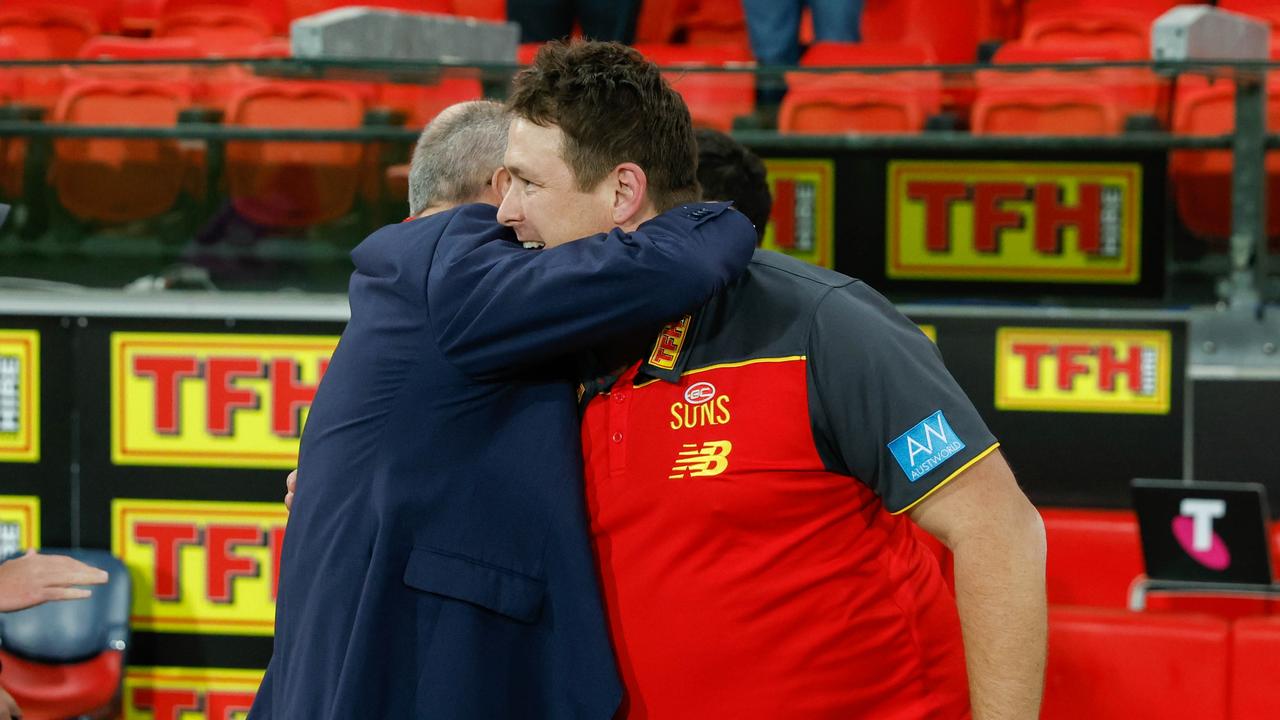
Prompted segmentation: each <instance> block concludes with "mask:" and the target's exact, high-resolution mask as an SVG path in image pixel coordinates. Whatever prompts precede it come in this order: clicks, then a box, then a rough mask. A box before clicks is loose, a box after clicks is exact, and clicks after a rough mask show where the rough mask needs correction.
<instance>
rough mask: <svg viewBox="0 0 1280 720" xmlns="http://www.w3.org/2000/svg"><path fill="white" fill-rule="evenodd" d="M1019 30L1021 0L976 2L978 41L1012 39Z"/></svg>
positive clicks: (984, 0) (1020, 28)
mask: <svg viewBox="0 0 1280 720" xmlns="http://www.w3.org/2000/svg"><path fill="white" fill-rule="evenodd" d="M1021 32H1022V2H1021V0H982V1H981V2H980V3H979V4H978V41H979V42H986V41H989V40H1013V39H1014V38H1016V37H1018V35H1019V34H1020V33H1021Z"/></svg>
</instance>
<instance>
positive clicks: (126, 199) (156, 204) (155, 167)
mask: <svg viewBox="0 0 1280 720" xmlns="http://www.w3.org/2000/svg"><path fill="white" fill-rule="evenodd" d="M190 104H191V92H190V87H189V86H188V85H186V84H184V83H178V82H161V81H155V80H151V81H146V80H126V79H109V78H102V79H86V80H80V81H75V82H72V83H70V84H69V85H68V86H67V88H66V90H65V91H64V92H63V96H62V99H61V100H59V102H58V106H57V108H56V109H55V110H54V114H53V121H54V122H61V123H70V124H83V125H156V126H170V127H171V126H174V125H176V124H177V122H178V113H179V112H180V111H181V110H182V109H183V108H185V107H187V106H189V105H190ZM184 167H185V165H184V162H183V154H182V150H181V148H180V147H179V144H178V142H177V141H176V140H145V139H121V138H60V139H58V140H55V141H54V143H53V163H52V166H51V168H50V182H51V184H52V185H53V187H54V188H55V189H56V191H57V193H58V201H59V202H60V203H61V204H62V206H63V207H65V208H66V209H67V210H68V211H70V212H71V213H72V214H73V215H75V216H76V217H79V218H81V219H84V220H93V221H102V222H111V223H121V222H128V221H132V220H139V219H143V218H147V217H151V216H154V215H159V214H161V213H163V212H165V211H167V210H169V209H170V208H172V207H173V204H174V201H175V200H176V199H177V197H178V194H179V192H180V190H181V188H182V178H183V174H184Z"/></svg>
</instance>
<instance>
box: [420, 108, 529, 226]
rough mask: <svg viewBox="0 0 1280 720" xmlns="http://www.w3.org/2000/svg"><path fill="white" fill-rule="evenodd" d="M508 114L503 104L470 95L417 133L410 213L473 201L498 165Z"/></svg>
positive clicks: (445, 110) (503, 150) (505, 136)
mask: <svg viewBox="0 0 1280 720" xmlns="http://www.w3.org/2000/svg"><path fill="white" fill-rule="evenodd" d="M509 122H510V118H509V117H508V115H507V112H506V109H505V108H504V107H503V106H502V104H501V103H496V102H493V101H491V100H472V101H469V102H463V103H458V104H457V105H451V106H449V107H447V108H445V109H444V110H443V111H442V112H441V113H440V114H439V115H437V116H436V118H435V119H434V120H432V121H431V122H430V123H428V124H427V127H426V129H424V130H423V131H422V135H420V136H419V137H418V146H417V147H416V148H414V151H413V162H412V164H411V165H410V166H409V214H410V215H411V216H413V215H417V214H419V213H421V212H422V211H423V210H425V209H427V208H429V207H432V206H433V205H457V204H459V203H464V202H471V201H472V200H474V199H475V198H476V197H478V196H479V195H480V193H482V192H484V189H485V186H486V185H488V184H489V181H490V180H491V179H492V178H493V171H494V170H496V169H498V166H500V165H502V156H503V154H504V153H505V152H506V150H507V125H508V124H509Z"/></svg>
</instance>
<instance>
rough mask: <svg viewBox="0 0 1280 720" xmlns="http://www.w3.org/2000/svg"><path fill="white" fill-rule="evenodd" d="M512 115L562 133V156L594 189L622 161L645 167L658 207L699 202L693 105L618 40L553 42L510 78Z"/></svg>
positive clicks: (582, 187)
mask: <svg viewBox="0 0 1280 720" xmlns="http://www.w3.org/2000/svg"><path fill="white" fill-rule="evenodd" d="M507 107H508V109H509V110H510V111H511V112H512V114H513V115H515V116H517V117H521V118H524V119H525V120H528V121H529V122H532V123H534V124H536V125H541V126H543V127H548V126H552V125H554V126H556V127H559V128H560V130H561V131H562V132H563V133H564V148H563V149H562V152H563V159H564V161H565V164H566V165H568V166H569V169H570V170H572V171H573V174H574V176H575V177H576V178H577V181H578V189H579V190H582V191H587V190H590V189H591V188H593V187H595V186H596V185H598V184H599V183H600V181H601V180H603V179H604V177H605V175H607V174H608V173H609V171H610V170H612V169H614V168H615V167H617V166H618V165H619V164H621V163H624V162H633V163H635V164H637V165H639V166H640V167H641V168H643V169H644V172H645V175H646V176H647V177H648V180H649V194H650V196H651V197H652V199H653V203H654V205H655V206H656V207H657V209H658V210H659V211H660V212H661V211H664V210H669V209H671V208H673V207H675V206H676V205H679V204H680V203H685V202H692V201H695V200H697V199H698V197H699V189H698V176H697V173H696V172H695V170H694V168H695V167H696V164H697V157H698V156H697V149H696V143H695V141H694V139H693V122H692V120H690V118H689V108H688V107H686V106H685V104H684V100H683V99H682V98H681V97H680V95H679V93H677V92H676V91H675V90H673V89H671V86H670V85H668V84H667V82H666V81H665V80H663V79H662V73H661V72H659V71H658V68H657V66H656V65H654V64H653V63H651V62H649V61H648V60H645V59H644V56H643V55H641V54H640V53H639V52H637V51H636V50H635V49H633V48H630V47H627V46H626V45H622V44H620V43H615V42H594V41H575V42H563V41H557V42H550V43H547V44H546V45H543V46H542V49H541V50H539V51H538V55H537V56H536V57H535V58H534V60H533V64H532V65H530V66H529V67H527V68H525V69H524V70H521V71H520V73H519V74H517V75H516V77H515V80H514V81H513V82H512V90H511V97H510V98H509V99H508V101H507Z"/></svg>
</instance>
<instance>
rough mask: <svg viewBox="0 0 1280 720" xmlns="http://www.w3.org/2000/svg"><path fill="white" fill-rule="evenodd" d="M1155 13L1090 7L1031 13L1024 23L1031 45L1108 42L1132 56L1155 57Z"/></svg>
mask: <svg viewBox="0 0 1280 720" xmlns="http://www.w3.org/2000/svg"><path fill="white" fill-rule="evenodd" d="M1154 19H1155V16H1153V15H1150V14H1148V13H1144V12H1141V11H1134V10H1131V9H1129V8H1128V7H1121V8H1108V7H1087V8H1075V9H1072V10H1064V11H1062V12H1060V13H1045V14H1043V15H1035V16H1028V17H1027V19H1026V20H1025V21H1024V23H1023V26H1022V38H1021V40H1022V42H1023V43H1025V44H1027V45H1038V46H1051V47H1062V46H1066V47H1071V46H1075V45H1082V44H1083V45H1101V44H1108V45H1112V46H1114V47H1116V48H1119V49H1121V51H1122V52H1123V53H1124V54H1125V55H1126V56H1130V57H1137V58H1148V57H1150V56H1151V22H1152V21H1153V20H1154Z"/></svg>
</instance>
